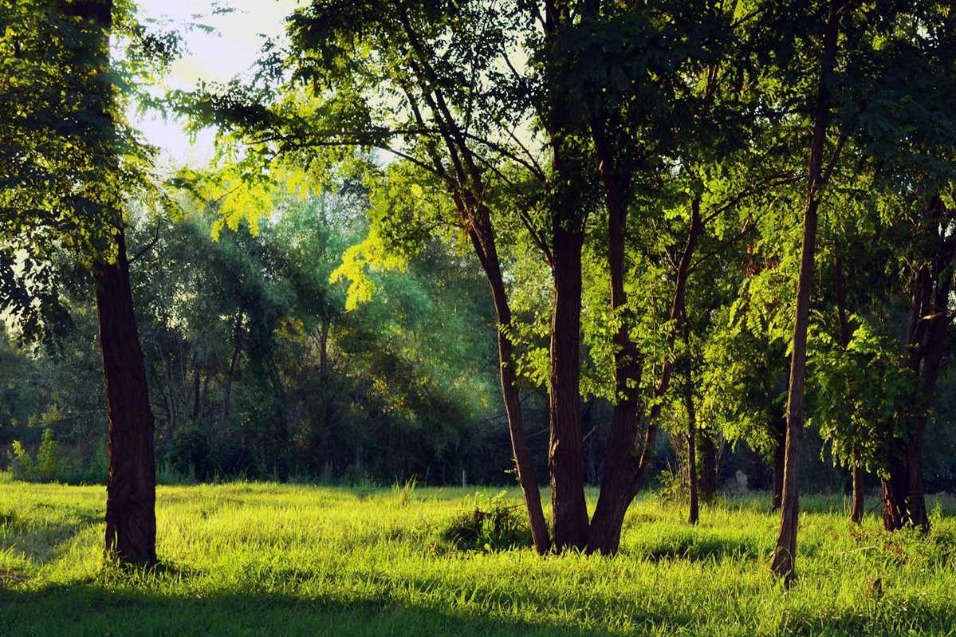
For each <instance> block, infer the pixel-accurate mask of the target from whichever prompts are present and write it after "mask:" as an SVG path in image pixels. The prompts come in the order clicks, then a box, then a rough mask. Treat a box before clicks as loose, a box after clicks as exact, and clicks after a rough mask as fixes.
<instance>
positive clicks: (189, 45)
mask: <svg viewBox="0 0 956 637" xmlns="http://www.w3.org/2000/svg"><path fill="white" fill-rule="evenodd" d="M301 3H302V0H218V1H216V0H138V4H139V15H140V17H141V19H142V20H144V21H146V22H147V24H149V23H150V22H152V23H153V24H156V23H158V24H161V25H163V26H164V27H165V28H176V27H177V26H179V27H184V26H185V25H187V24H190V23H194V24H195V23H198V24H202V25H206V26H209V27H212V29H213V31H212V32H211V33H207V32H206V31H205V30H203V29H185V30H183V32H184V43H185V48H186V50H187V55H186V56H185V57H184V58H182V59H181V60H178V61H177V62H175V63H174V64H173V66H172V68H171V69H170V73H169V76H168V77H167V78H166V82H167V85H168V86H169V87H170V88H173V89H180V90H190V89H192V88H194V87H195V86H196V83H197V82H199V81H200V80H203V81H206V82H225V81H228V80H229V79H231V78H233V77H235V76H237V75H243V74H246V73H249V71H250V70H251V68H252V66H253V64H254V63H255V60H256V58H257V57H258V54H259V49H260V47H261V46H262V43H263V38H264V37H279V36H281V35H282V33H283V24H284V19H285V17H286V16H287V15H288V14H289V13H291V11H292V10H293V9H294V8H295V7H296V6H297V5H299V4H301ZM225 7H229V8H233V9H234V11H233V12H231V13H223V14H219V15H214V14H213V12H214V10H215V9H217V8H225ZM181 30H182V29H181ZM131 119H132V123H133V125H134V126H135V127H136V128H138V129H139V130H140V131H142V133H143V135H144V136H145V137H146V140H147V141H148V142H149V143H151V144H153V145H155V146H158V147H159V148H160V149H161V152H162V159H161V163H165V164H169V165H172V166H177V165H181V164H183V163H190V164H203V163H205V162H207V161H208V160H209V159H210V158H211V156H212V142H213V133H212V131H206V132H205V133H202V134H200V135H199V136H198V138H197V140H196V142H195V143H193V144H190V142H189V140H188V139H187V137H186V135H185V133H183V131H182V129H181V127H180V126H179V124H177V123H176V122H164V121H163V120H162V118H161V117H158V116H145V117H143V116H135V115H134V116H131Z"/></svg>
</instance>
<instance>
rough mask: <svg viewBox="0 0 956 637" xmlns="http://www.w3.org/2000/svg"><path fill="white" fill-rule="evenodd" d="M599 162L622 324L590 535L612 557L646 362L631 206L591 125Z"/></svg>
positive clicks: (630, 490) (635, 463) (595, 547)
mask: <svg viewBox="0 0 956 637" xmlns="http://www.w3.org/2000/svg"><path fill="white" fill-rule="evenodd" d="M592 129H593V131H594V136H595V139H596V142H597V144H596V145H597V147H598V153H599V157H600V158H601V166H602V168H603V170H602V176H603V181H604V188H605V193H606V197H607V207H608V265H609V268H608V269H609V271H610V279H611V311H612V312H617V313H620V314H621V316H620V320H621V325H620V327H619V328H618V330H617V333H616V334H615V336H614V346H615V353H614V392H615V402H614V410H613V414H612V417H611V433H610V437H609V439H608V443H607V450H606V452H605V459H604V476H603V478H602V480H601V493H600V496H599V497H598V501H597V506H596V508H595V511H594V518H593V519H592V520H591V528H590V531H589V537H588V551H589V552H599V553H602V554H605V555H607V554H610V553H614V552H616V551H617V549H618V546H619V544H620V539H621V529H622V527H623V524H624V514H625V513H626V512H627V508H628V506H630V504H631V501H632V500H633V499H634V495H635V494H636V493H637V491H638V489H639V488H640V486H639V485H638V484H636V482H637V479H638V474H639V472H640V467H639V457H638V452H637V441H638V424H639V420H640V402H639V400H640V399H639V395H638V388H639V386H640V382H641V375H642V373H641V372H642V369H643V365H642V361H641V357H640V353H639V352H638V349H637V346H636V344H635V343H634V341H633V340H632V339H631V336H630V332H629V330H630V325H631V323H632V322H633V316H631V313H630V312H629V311H627V296H626V293H625V290H624V245H625V239H626V230H627V228H626V226H627V205H626V202H625V200H624V192H623V191H624V186H623V184H622V182H623V180H622V179H620V178H618V177H617V176H616V175H614V174H613V172H612V171H611V170H610V168H609V167H610V166H611V165H612V158H611V157H610V152H609V151H608V149H607V147H606V141H605V139H604V135H603V134H602V128H601V125H600V124H598V123H595V124H594V125H593V126H592Z"/></svg>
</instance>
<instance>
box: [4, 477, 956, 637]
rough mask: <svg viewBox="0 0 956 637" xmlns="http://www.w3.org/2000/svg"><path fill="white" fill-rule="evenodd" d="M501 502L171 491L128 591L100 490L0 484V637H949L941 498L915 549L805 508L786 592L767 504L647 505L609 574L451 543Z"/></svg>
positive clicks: (838, 504) (954, 553)
mask: <svg viewBox="0 0 956 637" xmlns="http://www.w3.org/2000/svg"><path fill="white" fill-rule="evenodd" d="M495 494H496V492H495V491H488V492H485V493H478V494H477V495H476V492H475V491H474V490H462V489H414V490H409V489H379V490H375V489H361V490H349V489H342V488H321V487H303V486H289V485H274V484H230V485H215V486H211V485H203V486H194V487H163V488H160V490H159V493H158V498H159V502H158V505H159V509H158V514H159V520H158V522H159V538H160V543H159V547H158V548H159V553H160V555H161V556H162V559H163V564H162V566H161V567H160V568H158V569H156V570H155V571H152V572H148V573H147V572H133V573H127V572H122V571H119V570H118V569H115V568H108V567H105V566H104V565H103V563H102V558H101V553H100V546H101V539H102V534H103V525H102V523H101V521H100V520H101V516H102V507H103V503H104V498H105V493H104V490H103V488H102V487H62V486H56V485H26V484H17V483H2V484H0V635H7V634H10V635H94V634H95V635H189V634H223V635H276V636H278V635H443V634H459V635H482V636H486V635H487V636H491V635H572V636H577V635H581V636H583V635H598V636H603V635H638V634H640V635H643V634H648V635H816V634H827V635H841V634H842V635H883V634H927V635H945V634H956V601H954V594H953V591H956V519H954V518H953V517H952V516H953V514H954V513H956V503H954V502H953V501H952V500H951V499H942V500H939V501H938V504H936V505H935V509H934V514H933V517H934V519H933V522H934V529H933V531H932V532H931V533H930V534H929V535H927V536H921V535H919V534H917V533H902V534H887V533H885V532H883V531H882V530H881V529H880V525H879V520H878V519H876V518H875V517H871V518H868V519H867V520H865V522H864V524H863V525H862V526H861V527H858V528H855V527H853V526H851V525H850V524H849V523H848V522H847V521H846V515H845V511H844V506H845V505H844V502H843V500H842V499H840V498H807V499H806V501H805V502H803V503H802V505H803V509H804V515H803V517H802V524H801V544H800V551H801V553H800V555H799V557H798V567H799V569H800V579H799V581H798V583H797V585H796V587H795V588H794V589H793V590H791V591H789V592H787V591H784V590H783V589H781V588H780V587H779V586H778V585H776V584H775V582H774V581H773V580H772V579H771V578H770V576H769V574H768V570H767V560H768V556H769V553H770V549H771V547H772V545H773V541H774V539H775V531H776V525H777V517H776V515H772V514H770V513H769V512H768V511H767V507H766V502H767V500H766V499H765V498H763V497H760V496H752V497H746V498H738V499H733V500H726V501H722V502H720V503H718V504H716V505H714V506H710V507H707V508H705V509H704V510H703V514H702V523H701V524H700V525H699V526H698V527H696V528H695V527H689V526H687V525H686V524H685V523H684V521H683V519H684V515H685V511H683V510H682V509H681V508H680V507H675V506H673V505H663V504H661V503H660V502H658V501H657V500H656V499H655V498H653V497H644V498H642V499H641V500H639V501H638V502H637V503H636V504H635V506H634V507H633V508H632V510H631V511H630V512H629V515H628V518H627V521H626V531H625V535H624V537H623V541H622V552H621V555H619V556H618V557H616V558H612V559H608V558H601V557H587V556H583V555H565V556H561V557H547V558H539V557H537V556H536V555H535V554H534V553H533V551H532V550H531V549H530V548H512V549H509V550H497V551H496V550H489V549H493V548H494V547H493V546H492V545H491V544H490V543H485V544H482V543H481V542H478V543H473V544H470V545H469V546H472V547H474V548H475V549H476V550H461V546H460V543H458V544H457V545H456V544H455V543H454V542H451V541H449V540H448V539H447V538H448V535H449V534H448V528H449V525H451V524H454V523H455V521H456V520H459V521H460V520H461V519H462V518H463V517H465V518H467V514H468V512H473V511H475V510H487V509H488V507H489V506H492V505H493V506H499V507H501V506H515V505H520V498H519V494H518V493H517V492H515V491H508V492H506V493H505V494H504V495H503V496H498V497H495ZM590 495H591V496H593V494H590ZM590 499H591V500H592V501H593V499H594V498H593V497H591V498H590ZM931 506H934V503H931ZM511 532H513V529H511V530H509V533H511ZM509 537H510V536H509ZM509 542H510V544H509V545H514V542H513V541H512V540H509Z"/></svg>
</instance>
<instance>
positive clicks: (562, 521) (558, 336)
mask: <svg viewBox="0 0 956 637" xmlns="http://www.w3.org/2000/svg"><path fill="white" fill-rule="evenodd" d="M552 237H553V239H554V264H553V274H554V307H553V314H552V320H551V347H550V352H551V370H550V375H549V380H550V421H551V422H550V432H551V440H550V445H549V450H548V464H549V466H550V468H551V507H552V511H553V513H554V547H555V549H556V550H558V551H559V552H560V551H563V550H564V549H567V548H584V547H585V545H586V543H587V538H588V512H587V504H586V502H585V498H584V449H583V441H582V436H581V394H580V373H581V367H580V357H581V250H582V246H583V243H584V232H583V230H582V229H581V228H573V227H567V224H566V223H564V222H563V221H562V219H561V218H560V216H556V218H555V219H554V221H553V226H552ZM602 491H603V489H602Z"/></svg>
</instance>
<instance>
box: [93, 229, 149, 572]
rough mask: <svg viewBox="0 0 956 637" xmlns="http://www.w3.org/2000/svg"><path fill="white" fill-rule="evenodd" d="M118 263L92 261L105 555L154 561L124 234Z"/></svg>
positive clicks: (143, 394) (144, 415)
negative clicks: (105, 422)
mask: <svg viewBox="0 0 956 637" xmlns="http://www.w3.org/2000/svg"><path fill="white" fill-rule="evenodd" d="M116 251H117V256H116V263H105V262H101V263H98V264H97V265H96V268H95V275H96V307H97V313H98V316H99V331H100V346H101V348H102V352H103V374H104V378H105V380H106V399H107V406H108V410H109V419H110V425H109V447H108V448H109V476H108V479H107V486H106V493H107V501H106V553H107V554H108V555H112V556H115V557H117V558H118V559H119V560H120V562H121V563H125V564H136V565H145V566H150V565H153V564H155V563H156V463H155V459H154V456H153V428H154V424H153V413H152V411H151V409H150V404H149V393H148V391H147V385H146V366H145V365H144V363H143V352H142V350H141V348H140V344H139V336H138V334H137V331H136V318H135V316H134V314H133V295H132V291H131V289H130V282H129V264H128V262H127V258H126V241H125V237H124V236H123V232H122V231H120V232H119V233H118V234H117V235H116Z"/></svg>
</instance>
